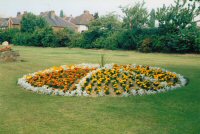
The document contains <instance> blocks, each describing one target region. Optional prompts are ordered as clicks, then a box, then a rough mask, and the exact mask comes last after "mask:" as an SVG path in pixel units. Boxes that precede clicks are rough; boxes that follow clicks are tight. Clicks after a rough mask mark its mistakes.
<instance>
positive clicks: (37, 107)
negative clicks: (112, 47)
mask: <svg viewBox="0 0 200 134" xmlns="http://www.w3.org/2000/svg"><path fill="white" fill-rule="evenodd" d="M14 49H15V50H18V51H19V53H20V54H21V58H22V60H23V62H15V63H0V133H2V134H4V133H9V134H12V133H20V134H21V133H23V134H32V133H33V134H45V133H47V134H51V133H52V134H53V133H58V134H65V133H78V134H79V133H84V134H85V133H87V134H92V133H94V134H98V133H99V134H103V133H105V134H108V133H112V134H113V133H116V134H120V133H123V134H124V133H127V134H161V133H162V134H199V133H200V55H178V54H142V53H137V52H133V51H109V50H86V49H74V48H73V49H68V48H35V47H14ZM100 53H104V54H106V57H108V59H109V62H111V63H136V64H148V65H153V66H159V67H163V68H166V69H168V70H170V71H175V72H177V73H180V74H182V75H184V76H186V77H187V78H188V79H189V80H190V82H189V85H187V86H186V87H183V88H180V89H177V90H174V91H170V92H167V93H163V94H157V95H151V96H133V97H127V98H125V97H97V98H94V97H93V98H91V97H61V96H46V95H39V94H35V93H32V92H28V91H26V90H24V89H22V88H20V87H19V86H18V85H17V84H16V83H17V79H18V78H20V77H22V76H23V75H24V74H27V73H32V72H35V71H38V70H42V69H45V68H47V67H51V66H54V65H57V66H59V65H63V64H74V63H83V62H84V63H97V62H98V59H100V58H99V54H100Z"/></svg>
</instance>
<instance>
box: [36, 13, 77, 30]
mask: <svg viewBox="0 0 200 134" xmlns="http://www.w3.org/2000/svg"><path fill="white" fill-rule="evenodd" d="M40 16H42V17H44V19H45V20H46V21H47V22H48V23H49V24H50V25H51V26H53V27H66V28H70V29H73V30H76V29H77V27H76V25H75V24H73V23H71V22H68V21H66V20H64V19H63V18H61V17H59V16H57V15H56V14H55V11H48V12H41V13H40Z"/></svg>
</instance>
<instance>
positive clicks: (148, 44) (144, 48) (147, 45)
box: [138, 38, 153, 53]
mask: <svg viewBox="0 0 200 134" xmlns="http://www.w3.org/2000/svg"><path fill="white" fill-rule="evenodd" d="M152 42H153V41H152V39H151V38H146V39H144V40H143V42H142V45H141V46H140V47H139V49H138V50H139V51H141V52H145V53H149V52H152Z"/></svg>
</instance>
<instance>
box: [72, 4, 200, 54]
mask: <svg viewBox="0 0 200 134" xmlns="http://www.w3.org/2000/svg"><path fill="white" fill-rule="evenodd" d="M121 9H122V12H123V13H124V16H123V18H122V20H123V21H120V18H119V17H118V16H116V15H113V14H109V15H106V16H103V17H100V18H99V19H96V20H94V21H93V22H91V23H90V25H89V30H88V31H87V32H85V33H83V34H82V35H81V36H80V37H79V38H78V39H76V41H74V43H73V45H74V46H77V47H83V48H106V49H127V50H139V51H141V52H172V53H199V52H200V29H199V28H198V27H197V25H196V22H195V21H194V18H195V17H197V16H198V15H199V13H200V7H198V6H196V2H190V3H187V1H186V0H185V1H183V2H182V1H180V0H177V1H175V5H170V6H169V7H166V6H165V5H163V7H162V8H158V9H157V10H154V9H153V10H152V11H151V12H150V13H149V12H148V11H147V9H146V8H145V7H144V3H137V4H136V5H134V6H130V7H122V8H121ZM156 24H157V26H156Z"/></svg>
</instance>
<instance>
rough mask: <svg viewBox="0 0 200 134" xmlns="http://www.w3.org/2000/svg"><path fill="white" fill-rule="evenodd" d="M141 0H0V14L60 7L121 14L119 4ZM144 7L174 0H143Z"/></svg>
mask: <svg viewBox="0 0 200 134" xmlns="http://www.w3.org/2000/svg"><path fill="white" fill-rule="evenodd" d="M137 1H141V0H0V16H1V17H10V16H16V14H17V12H19V11H20V12H23V11H28V12H33V13H34V14H39V13H40V12H44V11H49V10H55V11H56V14H58V15H59V12H60V10H61V9H62V10H63V11H64V13H65V14H66V15H67V16H69V15H73V16H76V15H80V14H81V13H82V12H83V10H89V11H90V12H91V13H94V12H98V13H99V15H104V14H106V13H109V12H112V11H115V12H116V13H119V14H121V12H120V9H119V6H120V5H121V6H126V5H129V4H134V3H135V2H137ZM144 1H145V3H146V7H147V8H148V9H149V10H150V9H152V8H157V7H161V6H162V5H163V4H166V5H169V4H172V3H173V1H174V0H144Z"/></svg>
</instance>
